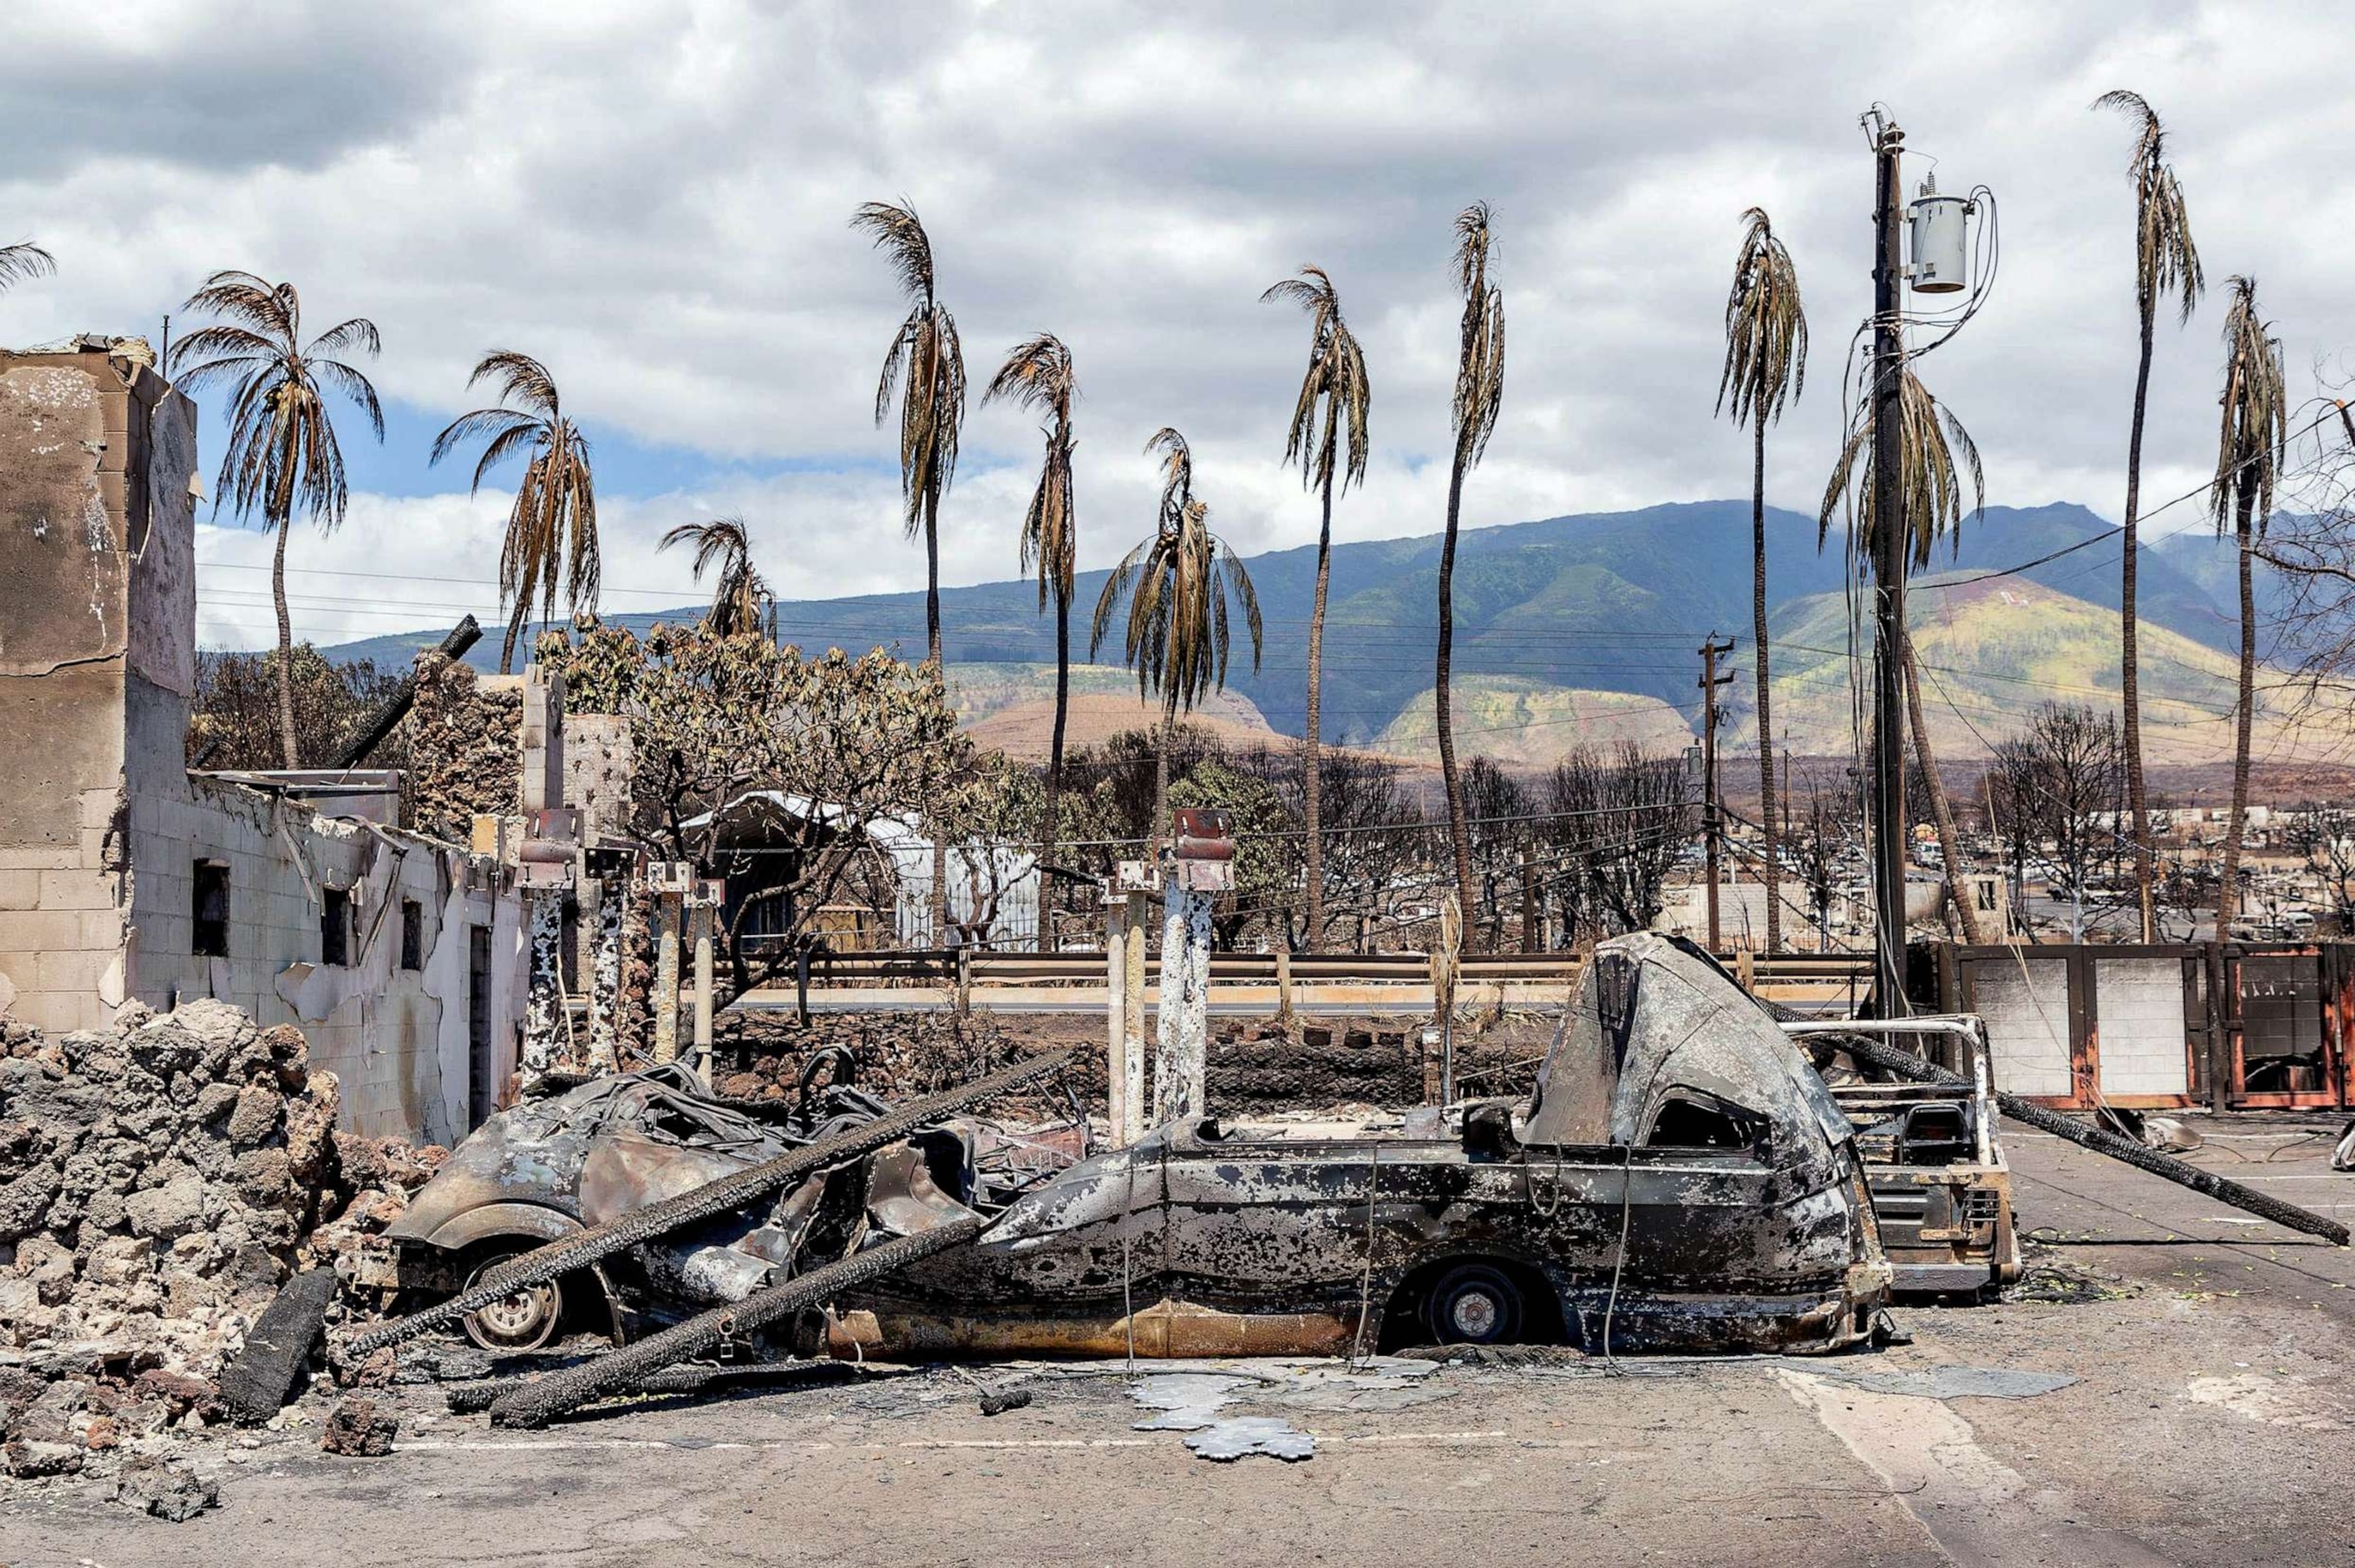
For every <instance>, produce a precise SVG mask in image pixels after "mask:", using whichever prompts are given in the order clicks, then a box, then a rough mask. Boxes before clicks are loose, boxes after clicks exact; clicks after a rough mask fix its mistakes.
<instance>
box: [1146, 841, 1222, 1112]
mask: <svg viewBox="0 0 2355 1568" xmlns="http://www.w3.org/2000/svg"><path fill="white" fill-rule="evenodd" d="M1182 881H1183V879H1182V878H1180V877H1178V876H1177V875H1174V874H1169V875H1165V876H1164V877H1163V879H1162V894H1161V998H1160V1007H1159V1009H1158V1012H1157V1016H1156V1020H1155V1022H1156V1024H1157V1025H1158V1029H1157V1040H1156V1051H1155V1053H1154V1061H1153V1074H1154V1084H1153V1101H1154V1112H1155V1115H1154V1120H1155V1122H1156V1125H1158V1124H1159V1123H1162V1122H1167V1121H1175V1120H1176V1119H1177V1118H1179V1117H1187V1118H1195V1117H1199V1116H1200V1115H1201V1114H1202V1110H1203V1106H1204V1097H1203V1087H1202V1074H1203V1064H1204V1061H1205V1058H1206V1057H1207V1056H1208V1054H1209V1006H1210V896H1209V894H1207V893H1196V892H1193V891H1191V890H1189V889H1188V888H1186V887H1185V886H1183V885H1181V884H1182Z"/></svg>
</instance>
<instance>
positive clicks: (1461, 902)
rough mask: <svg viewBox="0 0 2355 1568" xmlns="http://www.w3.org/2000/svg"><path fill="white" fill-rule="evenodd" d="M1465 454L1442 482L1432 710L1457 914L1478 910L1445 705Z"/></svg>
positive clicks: (1460, 448)
mask: <svg viewBox="0 0 2355 1568" xmlns="http://www.w3.org/2000/svg"><path fill="white" fill-rule="evenodd" d="M1471 456H1472V454H1471V452H1470V451H1469V450H1467V449H1466V447H1465V443H1464V441H1463V440H1461V439H1460V438H1459V439H1458V440H1457V441H1456V443H1455V471H1453V472H1452V473H1451V474H1450V475H1449V476H1448V481H1447V534H1446V537H1445V538H1444V540H1442V541H1441V544H1440V546H1439V659H1438V668H1437V672H1436V681H1435V684H1436V688H1437V689H1436V690H1435V691H1434V692H1433V708H1434V710H1435V713H1436V716H1437V719H1438V728H1439V773H1440V778H1441V779H1442V781H1443V782H1444V785H1445V787H1446V790H1447V835H1448V841H1449V843H1450V845H1451V847H1452V848H1453V850H1454V852H1455V897H1456V906H1457V907H1458V908H1459V909H1465V910H1470V909H1476V908H1477V907H1478V904H1477V902H1476V900H1475V898H1474V896H1473V889H1472V836H1471V832H1470V829H1469V825H1468V824H1467V823H1466V822H1465V817H1464V788H1463V784H1462V781H1461V780H1460V779H1457V777H1456V773H1455V719H1454V715H1453V714H1452V713H1451V711H1450V705H1449V702H1448V683H1449V680H1450V679H1451V676H1452V672H1453V669H1454V665H1455V531H1456V524H1457V522H1458V520H1459V519H1460V518H1461V517H1462V515H1463V506H1464V471H1465V468H1466V467H1467V466H1469V464H1470V461H1471Z"/></svg>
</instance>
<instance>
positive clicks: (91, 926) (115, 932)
mask: <svg viewBox="0 0 2355 1568" xmlns="http://www.w3.org/2000/svg"><path fill="white" fill-rule="evenodd" d="M74 918H75V919H76V920H77V921H78V922H80V933H79V934H80V940H79V941H77V942H76V943H75V944H74V946H76V947H78V948H82V949H83V950H84V951H87V952H108V953H111V952H113V951H115V950H116V949H118V948H121V947H122V946H123V915H122V913H121V911H119V910H114V909H103V910H91V911H86V912H84V913H82V914H80V915H77V916H74Z"/></svg>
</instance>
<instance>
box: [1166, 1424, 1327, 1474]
mask: <svg viewBox="0 0 2355 1568" xmlns="http://www.w3.org/2000/svg"><path fill="white" fill-rule="evenodd" d="M1186 1446H1187V1447H1188V1448H1190V1449H1192V1450H1193V1451H1194V1452H1195V1454H1197V1455H1198V1456H1199V1457H1202V1458H1205V1459H1212V1460H1216V1461H1218V1462H1220V1463H1221V1464H1231V1463H1232V1462H1234V1461H1235V1460H1237V1459H1247V1458H1250V1457H1252V1456H1253V1455H1264V1456H1266V1457H1268V1458H1271V1459H1282V1460H1283V1461H1284V1463H1286V1464H1289V1465H1296V1464H1298V1463H1299V1462H1300V1461H1301V1460H1303V1459H1310V1458H1314V1457H1316V1438H1315V1437H1313V1436H1310V1435H1309V1434H1307V1433H1305V1432H1302V1431H1300V1430H1298V1429H1297V1428H1295V1426H1294V1425H1292V1423H1290V1422H1288V1421H1284V1420H1280V1419H1278V1418H1277V1417H1275V1416H1273V1415H1238V1416H1235V1417H1233V1418H1231V1419H1230V1420H1226V1421H1216V1422H1212V1423H1211V1424H1210V1425H1208V1426H1206V1427H1204V1428H1203V1429H1202V1430H1201V1431H1199V1432H1193V1433H1188V1435H1187V1437H1186Z"/></svg>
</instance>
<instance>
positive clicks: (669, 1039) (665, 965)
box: [653, 889, 682, 1063]
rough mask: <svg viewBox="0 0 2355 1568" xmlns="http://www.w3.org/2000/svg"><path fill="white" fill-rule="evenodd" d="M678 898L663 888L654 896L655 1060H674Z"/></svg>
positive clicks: (676, 1016)
mask: <svg viewBox="0 0 2355 1568" xmlns="http://www.w3.org/2000/svg"><path fill="white" fill-rule="evenodd" d="M681 902H682V900H681V899H680V897H679V895H677V894H676V893H673V892H670V891H668V890H667V889H666V890H664V891H663V892H660V893H658V894H656V895H655V906H654V910H653V915H654V927H655V997H654V1012H655V1043H654V1044H655V1052H654V1055H655V1061H656V1062H657V1063H661V1062H675V1061H677V1059H678V936H679V931H678V927H679V905H680V903H681Z"/></svg>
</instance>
